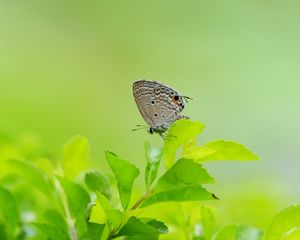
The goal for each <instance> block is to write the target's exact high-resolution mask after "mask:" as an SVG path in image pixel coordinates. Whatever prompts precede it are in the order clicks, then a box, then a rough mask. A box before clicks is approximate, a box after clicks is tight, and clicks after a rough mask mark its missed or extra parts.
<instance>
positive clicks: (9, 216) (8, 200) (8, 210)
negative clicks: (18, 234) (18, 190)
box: [0, 187, 20, 238]
mask: <svg viewBox="0 0 300 240" xmlns="http://www.w3.org/2000/svg"><path fill="white" fill-rule="evenodd" d="M0 211H1V212H0V214H1V213H2V215H3V217H4V219H5V226H6V232H7V234H8V235H9V236H11V238H12V237H13V236H14V233H15V230H16V228H17V226H18V224H19V221H20V219H19V210H18V207H17V202H16V200H15V198H14V196H13V195H12V194H11V193H10V192H9V191H8V190H6V189H5V188H2V187H0Z"/></svg>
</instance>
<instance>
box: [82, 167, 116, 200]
mask: <svg viewBox="0 0 300 240" xmlns="http://www.w3.org/2000/svg"><path fill="white" fill-rule="evenodd" d="M84 180H85V183H86V185H87V186H88V187H89V188H90V189H91V190H92V191H98V192H100V193H102V194H103V195H104V196H106V197H107V199H110V198H111V188H110V182H109V180H108V178H107V177H106V176H104V175H103V174H102V173H101V172H100V171H96V170H94V171H92V172H88V173H86V174H85V178H84Z"/></svg>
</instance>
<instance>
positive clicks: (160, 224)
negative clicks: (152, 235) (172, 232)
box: [141, 218, 168, 234]
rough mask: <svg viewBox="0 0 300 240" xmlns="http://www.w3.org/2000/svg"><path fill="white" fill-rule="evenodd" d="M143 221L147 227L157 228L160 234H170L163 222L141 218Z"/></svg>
mask: <svg viewBox="0 0 300 240" xmlns="http://www.w3.org/2000/svg"><path fill="white" fill-rule="evenodd" d="M141 220H142V221H143V222H144V223H146V224H147V225H149V226H151V227H153V228H155V229H156V230H157V231H158V232H159V233H160V234H162V233H167V232H168V227H167V226H166V225H165V224H164V223H163V222H161V221H157V220H156V219H152V218H141Z"/></svg>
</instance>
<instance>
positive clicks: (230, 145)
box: [195, 140, 259, 162]
mask: <svg viewBox="0 0 300 240" xmlns="http://www.w3.org/2000/svg"><path fill="white" fill-rule="evenodd" d="M204 147H206V148H209V149H211V150H212V151H213V152H212V154H210V155H208V156H206V157H203V158H198V159H195V160H196V161H199V162H206V161H210V160H241V161H247V160H258V159H259V158H258V156H256V155H255V154H254V153H252V152H251V151H250V150H249V149H247V148H246V147H245V146H244V145H242V144H240V143H237V142H233V141H225V140H216V141H213V142H209V143H207V144H205V145H204Z"/></svg>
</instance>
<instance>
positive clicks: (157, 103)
mask: <svg viewBox="0 0 300 240" xmlns="http://www.w3.org/2000/svg"><path fill="white" fill-rule="evenodd" d="M133 95H134V99H135V101H136V104H137V106H138V109H139V111H140V113H141V115H142V117H143V118H144V120H145V122H146V123H147V124H148V125H149V126H151V127H152V128H154V129H156V130H158V131H164V130H165V129H167V128H168V127H169V125H170V124H171V123H173V122H174V121H176V120H177V119H178V118H181V116H180V115H179V113H180V112H181V111H182V110H183V108H184V101H183V97H182V96H181V95H180V94H179V93H178V92H177V91H175V90H174V89H172V88H170V87H167V86H165V85H163V84H161V83H158V82H156V81H148V80H139V81H136V82H134V83H133Z"/></svg>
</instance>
